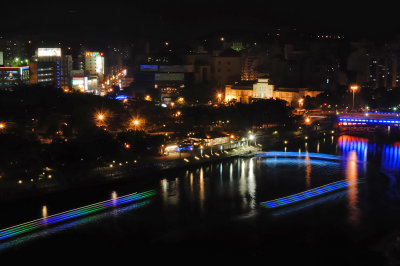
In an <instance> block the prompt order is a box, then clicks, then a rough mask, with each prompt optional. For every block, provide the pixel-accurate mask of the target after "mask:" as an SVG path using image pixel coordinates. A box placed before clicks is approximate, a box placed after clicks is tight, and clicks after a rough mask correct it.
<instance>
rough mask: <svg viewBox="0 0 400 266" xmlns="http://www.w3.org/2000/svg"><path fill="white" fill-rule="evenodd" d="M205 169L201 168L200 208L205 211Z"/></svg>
mask: <svg viewBox="0 0 400 266" xmlns="http://www.w3.org/2000/svg"><path fill="white" fill-rule="evenodd" d="M204 193H205V192H204V171H203V167H201V168H200V210H201V211H202V212H204V200H205V195H204Z"/></svg>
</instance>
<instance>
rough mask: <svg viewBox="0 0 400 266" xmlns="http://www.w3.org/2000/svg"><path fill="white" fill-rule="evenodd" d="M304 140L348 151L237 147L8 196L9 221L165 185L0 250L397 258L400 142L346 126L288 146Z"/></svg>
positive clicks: (310, 261)
mask: <svg viewBox="0 0 400 266" xmlns="http://www.w3.org/2000/svg"><path fill="white" fill-rule="evenodd" d="M282 150H285V148H284V147H282ZM299 150H300V151H301V152H305V151H309V152H318V153H327V154H336V155H340V156H342V157H341V160H338V161H327V160H318V159H311V158H308V157H306V158H305V159H297V158H263V157H254V158H243V159H231V160H227V161H224V162H222V163H214V164H209V165H204V166H202V167H198V168H193V169H188V170H182V171H177V172H176V173H173V174H169V175H168V176H160V177H158V178H153V177H148V178H147V179H145V180H141V181H138V180H132V181H127V182H124V183H121V184H118V185H112V186H108V187H98V188H93V189H85V190H81V191H74V192H67V193H62V194H57V195H54V196H47V197H44V198H40V199H34V200H30V201H24V202H17V203H15V204H10V205H8V206H2V212H1V217H2V219H1V221H0V224H1V228H4V227H7V226H10V225H15V224H18V223H21V222H25V221H29V220H32V219H36V218H41V217H42V215H51V214H54V213H58V212H61V211H65V210H68V209H72V208H76V207H79V206H83V205H87V204H90V203H94V202H97V201H101V200H106V199H110V198H111V197H113V196H114V197H115V196H116V195H118V196H122V195H125V194H128V193H132V192H136V191H137V192H140V191H144V190H147V189H155V190H156V192H157V195H156V196H155V197H154V198H151V199H148V200H144V201H142V202H140V203H137V204H133V205H127V206H123V207H121V208H118V209H114V210H110V211H107V212H103V213H99V214H96V215H92V216H88V217H86V218H83V219H79V220H75V221H73V222H70V223H64V224H62V225H60V226H55V227H50V228H48V229H46V230H41V231H36V232H34V233H31V234H27V235H24V236H22V237H18V238H15V239H11V240H9V241H3V242H1V243H0V257H4V258H6V257H9V258H12V257H23V258H32V259H34V258H38V256H39V257H40V256H43V258H45V260H48V261H49V260H50V257H55V258H60V257H63V256H64V257H65V256H68V257H70V256H72V257H78V256H84V257H86V258H87V259H94V258H97V259H98V258H103V257H108V258H134V260H135V261H136V260H139V259H145V260H148V261H149V262H153V261H155V260H156V259H161V260H163V261H164V263H166V262H173V263H174V264H175V263H178V264H187V263H190V264H192V263H195V262H206V263H211V262H216V261H218V262H223V263H231V262H232V263H235V262H245V263H248V264H250V263H260V262H257V260H258V259H262V262H263V263H268V264H272V265H294V264H301V265H303V264H304V265H358V264H360V265H389V264H395V263H396V262H397V249H396V243H397V242H396V241H397V235H398V230H399V228H400V185H399V182H398V180H399V176H400V175H399V166H400V145H399V146H398V145H397V144H391V145H384V144H376V143H368V141H367V140H366V139H361V138H355V137H349V136H342V137H340V138H339V139H331V137H327V138H326V139H320V140H315V141H312V142H309V143H307V144H306V143H303V144H301V145H298V146H293V147H286V151H295V152H298V151H299ZM358 179H364V180H365V182H363V183H360V184H358V185H357V186H354V187H351V188H349V189H347V190H344V191H340V192H336V193H333V194H330V195H329V196H325V197H322V198H319V199H317V200H314V201H309V202H307V203H304V204H298V205H294V206H292V207H287V208H282V209H280V210H278V211H272V212H271V211H268V210H267V209H264V208H263V207H261V206H260V203H261V202H264V201H267V200H272V199H276V198H279V197H283V196H287V195H291V194H294V193H298V192H302V191H305V190H307V189H311V188H314V187H317V186H321V185H324V184H327V183H331V182H334V181H338V180H358ZM399 235H400V234H399ZM399 239H400V238H399ZM39 254H40V255H39ZM399 257H400V256H399Z"/></svg>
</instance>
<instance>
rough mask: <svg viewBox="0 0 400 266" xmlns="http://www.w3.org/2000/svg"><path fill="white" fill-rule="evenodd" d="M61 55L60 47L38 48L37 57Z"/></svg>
mask: <svg viewBox="0 0 400 266" xmlns="http://www.w3.org/2000/svg"><path fill="white" fill-rule="evenodd" d="M46 56H58V57H60V56H61V48H38V57H46Z"/></svg>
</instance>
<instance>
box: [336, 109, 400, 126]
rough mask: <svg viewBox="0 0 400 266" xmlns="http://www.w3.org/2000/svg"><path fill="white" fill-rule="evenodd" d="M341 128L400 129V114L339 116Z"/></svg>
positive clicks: (367, 113)
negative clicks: (391, 127) (389, 127)
mask: <svg viewBox="0 0 400 266" xmlns="http://www.w3.org/2000/svg"><path fill="white" fill-rule="evenodd" d="M338 125H339V126H340V127H344V128H348V127H388V126H393V127H399V126H400V113H382V112H366V113H347V114H343V115H340V116H339V119H338Z"/></svg>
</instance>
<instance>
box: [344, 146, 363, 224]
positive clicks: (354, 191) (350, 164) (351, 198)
mask: <svg viewBox="0 0 400 266" xmlns="http://www.w3.org/2000/svg"><path fill="white" fill-rule="evenodd" d="M357 178H358V167H357V153H356V152H355V151H351V152H350V153H349V156H348V157H347V161H346V180H347V181H349V182H354V185H352V186H349V188H348V211H349V222H350V223H351V224H353V225H358V223H359V221H360V209H359V208H358V185H357Z"/></svg>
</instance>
